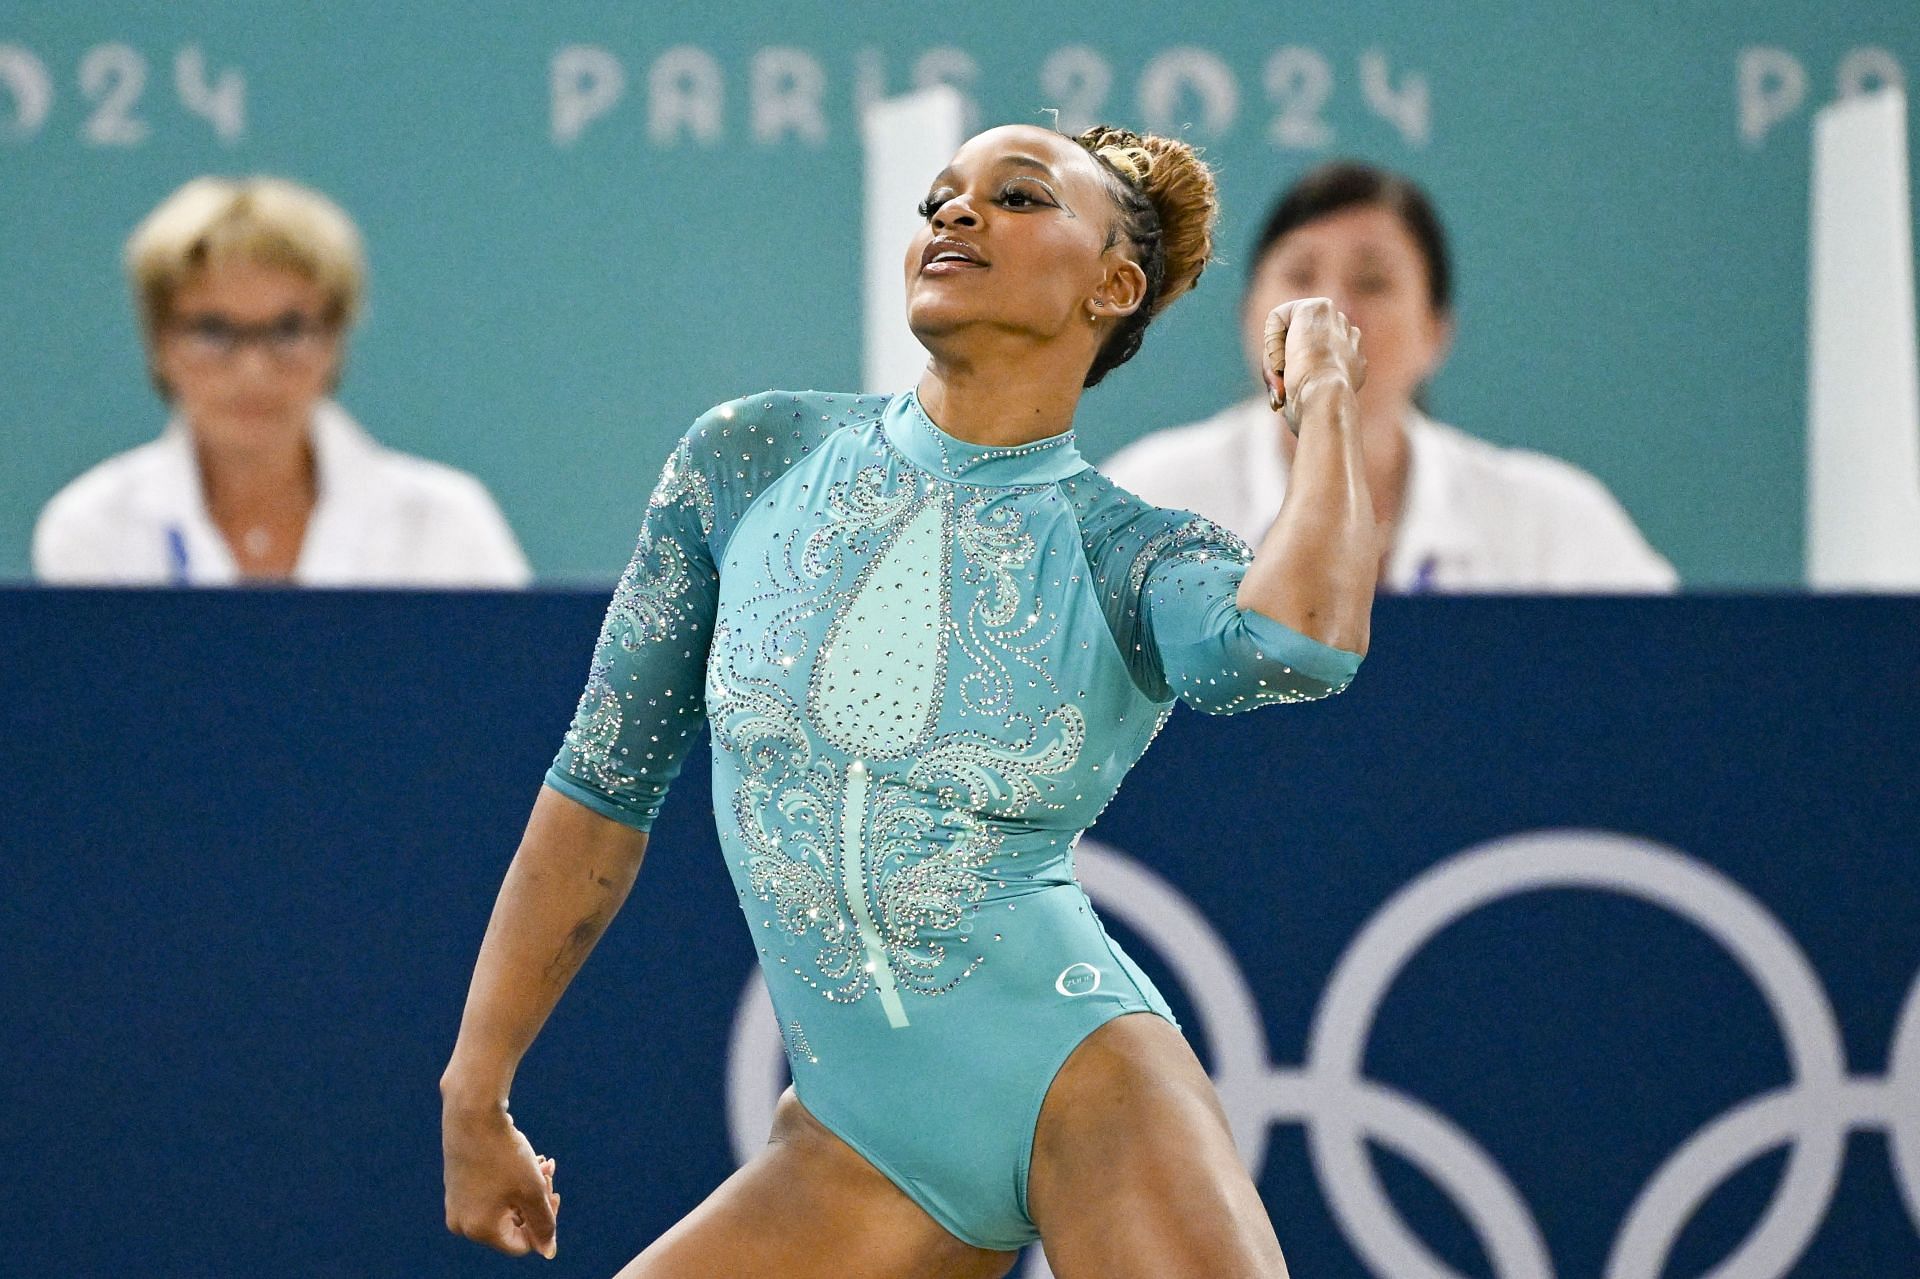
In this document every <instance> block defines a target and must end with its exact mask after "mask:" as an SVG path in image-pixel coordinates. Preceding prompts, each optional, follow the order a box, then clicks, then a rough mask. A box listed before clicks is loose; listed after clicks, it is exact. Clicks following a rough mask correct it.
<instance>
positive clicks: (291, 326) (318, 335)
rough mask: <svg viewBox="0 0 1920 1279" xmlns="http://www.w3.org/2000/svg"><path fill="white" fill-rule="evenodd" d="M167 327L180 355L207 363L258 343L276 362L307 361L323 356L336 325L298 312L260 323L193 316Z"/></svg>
mask: <svg viewBox="0 0 1920 1279" xmlns="http://www.w3.org/2000/svg"><path fill="white" fill-rule="evenodd" d="M168 330H169V331H170V332H171V333H172V334H173V335H174V337H175V338H176V339H177V340H178V341H179V343H180V352H181V354H183V355H185V356H187V357H188V358H189V359H193V360H198V361H201V362H203V363H208V364H215V363H224V362H226V361H228V360H231V359H233V358H234V357H235V356H237V355H239V354H240V350H241V348H242V347H245V346H249V345H252V344H255V343H257V344H258V345H259V347H260V349H261V350H263V351H265V352H266V353H267V355H268V356H270V357H271V358H272V359H273V360H274V361H275V362H277V363H280V364H304V363H307V362H309V361H312V360H314V359H316V358H317V357H319V356H321V355H323V354H324V353H325V352H326V350H327V346H328V344H329V343H330V342H331V341H332V340H333V335H334V326H333V325H331V324H327V323H325V322H323V321H320V320H316V319H314V318H313V317H312V316H310V315H305V314H303V313H301V312H299V311H288V312H287V313H286V314H285V315H282V316H280V317H279V318H277V319H272V320H267V321H264V322H262V323H259V324H242V323H240V322H239V321H237V320H231V319H228V318H227V317H226V316H224V315H190V316H185V317H182V318H181V319H179V320H176V321H174V322H173V323H172V324H170V325H169V326H168Z"/></svg>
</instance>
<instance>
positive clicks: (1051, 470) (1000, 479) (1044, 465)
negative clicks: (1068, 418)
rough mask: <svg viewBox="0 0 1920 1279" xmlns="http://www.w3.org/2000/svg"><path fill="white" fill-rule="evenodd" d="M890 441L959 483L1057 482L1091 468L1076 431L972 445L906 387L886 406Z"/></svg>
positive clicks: (884, 424)
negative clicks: (1001, 444)
mask: <svg viewBox="0 0 1920 1279" xmlns="http://www.w3.org/2000/svg"><path fill="white" fill-rule="evenodd" d="M881 429H882V430H884V431H885V432H886V435H887V440H888V442H890V443H891V444H892V445H893V446H894V447H895V448H896V449H899V450H900V452H902V453H904V454H905V455H906V456H907V459H908V460H909V461H911V462H913V463H914V464H915V465H916V466H918V467H920V468H921V469H922V470H925V471H931V472H932V473H933V474H935V475H938V476H940V477H941V478H942V479H947V480H952V481H954V482H955V483H959V484H973V485H979V486H982V487H988V488H998V487H1008V488H1012V487H1018V486H1023V485H1034V484H1052V483H1055V482H1056V481H1059V480H1064V479H1066V478H1067V477H1069V476H1072V475H1078V474H1079V473H1080V472H1081V471H1084V470H1086V469H1087V462H1086V459H1085V458H1083V457H1081V456H1080V450H1079V449H1077V448H1075V447H1074V437H1073V432H1072V431H1071V430H1066V431H1062V432H1060V434H1058V435H1049V436H1048V437H1046V438H1045V439H1043V440H1034V441H1033V442H1032V443H1030V444H1021V445H1018V446H1016V447H1013V448H993V447H989V446H987V445H984V444H973V443H970V442H968V441H966V440H963V439H960V438H959V437H958V436H954V435H948V434H947V433H946V432H945V431H943V430H941V429H940V428H939V427H938V426H936V425H935V424H934V421H933V419H932V418H930V417H928V416H927V413H926V410H925V409H923V408H921V407H920V397H919V396H918V395H916V394H914V393H913V392H912V391H904V392H902V393H901V394H899V395H897V396H895V397H894V399H893V402H892V403H891V404H889V405H887V411H886V414H885V415H884V417H883V418H882V421H881Z"/></svg>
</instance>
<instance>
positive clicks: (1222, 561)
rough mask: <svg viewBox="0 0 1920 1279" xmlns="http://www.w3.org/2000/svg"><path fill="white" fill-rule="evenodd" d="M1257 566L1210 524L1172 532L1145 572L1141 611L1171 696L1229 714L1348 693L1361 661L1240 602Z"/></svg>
mask: <svg viewBox="0 0 1920 1279" xmlns="http://www.w3.org/2000/svg"><path fill="white" fill-rule="evenodd" d="M1251 559H1252V553H1251V552H1250V551H1248V549H1247V545H1246V543H1245V542H1243V541H1241V540H1240V539H1239V538H1238V537H1235V536H1234V535H1233V534H1232V533H1229V532H1227V531H1226V530H1225V529H1222V528H1220V527H1219V526H1217V525H1214V524H1212V523H1209V522H1208V521H1206V520H1201V519H1197V518H1196V519H1193V520H1192V521H1190V522H1189V523H1187V524H1184V525H1182V526H1181V527H1180V528H1179V529H1177V530H1175V531H1174V532H1173V533H1171V534H1169V535H1167V536H1166V537H1165V540H1164V544H1163V546H1162V548H1160V549H1159V550H1158V553H1157V554H1156V555H1154V556H1153V558H1152V560H1151V563H1150V565H1149V566H1148V567H1147V569H1146V572H1145V575H1144V583H1143V584H1144V586H1145V598H1144V600H1143V606H1144V607H1143V612H1144V613H1145V616H1146V620H1147V631H1148V634H1149V636H1150V637H1151V640H1152V646H1153V651H1154V652H1155V654H1156V655H1157V657H1158V659H1159V666H1160V673H1161V675H1162V678H1163V679H1164V680H1165V682H1166V687H1167V689H1168V692H1169V693H1170V694H1171V695H1172V696H1175V697H1178V698H1179V699H1180V700H1182V701H1184V702H1186V703H1187V704H1188V705H1189V706H1192V707H1193V708H1195V709H1196V710H1202V711H1205V712H1207V713H1208V714H1210V715H1230V714H1233V713H1234V712H1236V711H1245V710H1253V709H1254V708H1256V707H1260V706H1271V705H1274V704H1275V703H1280V702H1305V701H1312V700H1314V699H1316V698H1321V697H1328V696H1331V695H1332V694H1334V693H1338V692H1341V691H1343V690H1344V689H1345V688H1346V687H1347V685H1348V684H1349V683H1351V682H1352V680H1353V676H1354V672H1355V671H1357V670H1358V669H1359V668H1360V656H1359V654H1357V653H1349V652H1346V651H1345V650H1343V649H1338V648H1332V647H1329V646H1328V645H1326V644H1322V643H1320V642H1319V641H1318V640H1314V639H1310V638H1308V637H1307V636H1305V635H1302V634H1301V633H1300V632H1298V631H1296V630H1293V629H1292V628H1290V627H1287V626H1284V625H1282V624H1281V623H1279V622H1276V621H1274V620H1273V619H1272V618H1270V617H1267V616H1265V615H1264V614H1261V613H1256V612H1253V611H1252V610H1250V609H1243V608H1241V607H1240V606H1239V604H1238V603H1237V602H1236V600H1237V597H1238V595H1239V592H1240V580H1241V579H1242V578H1243V577H1245V576H1246V573H1247V565H1248V563H1249V562H1250V561H1251Z"/></svg>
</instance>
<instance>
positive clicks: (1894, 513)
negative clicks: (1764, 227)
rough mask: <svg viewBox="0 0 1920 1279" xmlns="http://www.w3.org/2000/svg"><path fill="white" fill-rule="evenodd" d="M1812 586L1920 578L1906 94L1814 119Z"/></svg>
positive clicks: (1872, 585) (1845, 104) (1849, 103)
mask: <svg viewBox="0 0 1920 1279" xmlns="http://www.w3.org/2000/svg"><path fill="white" fill-rule="evenodd" d="M1811 221H1812V226H1811V232H1812V245H1811V252H1810V253H1809V255H1808V261H1809V267H1810V271H1811V279H1810V281H1809V305H1808V348H1809V349H1808V367H1807V377H1808V386H1807V584H1808V585H1809V586H1811V587H1813V588H1814V589H1816V590H1839V591H1847V590H1881V591H1889V590H1890V591H1905V590H1920V355H1916V346H1917V345H1920V343H1917V342H1916V337H1915V331H1914V286H1913V276H1914V266H1913V201H1912V195H1911V187H1910V185H1909V179H1908V173H1907V102H1906V95H1905V94H1903V93H1901V92H1899V91H1898V90H1883V91H1881V92H1879V93H1874V94H1871V95H1863V96H1860V97H1854V98H1848V99H1844V100H1842V101H1840V102H1837V103H1835V104H1834V105H1832V106H1830V107H1827V108H1826V109H1824V110H1823V111H1821V112H1820V113H1819V115H1818V116H1817V117H1816V118H1815V120H1814V126H1813V201H1812V219H1811Z"/></svg>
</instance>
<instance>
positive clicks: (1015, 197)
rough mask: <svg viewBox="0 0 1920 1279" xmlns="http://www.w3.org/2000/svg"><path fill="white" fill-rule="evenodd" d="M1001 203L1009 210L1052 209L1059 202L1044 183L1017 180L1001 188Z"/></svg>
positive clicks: (1028, 179) (1032, 180)
mask: <svg viewBox="0 0 1920 1279" xmlns="http://www.w3.org/2000/svg"><path fill="white" fill-rule="evenodd" d="M998 200H999V203H1000V204H1001V205H1002V206H1004V207H1006V208H1009V209H1031V208H1050V207H1052V206H1054V205H1055V204H1056V203H1057V201H1055V200H1054V199H1053V192H1052V191H1049V190H1048V189H1047V184H1046V183H1044V182H1038V181H1035V180H1034V179H1032V178H1016V179H1014V180H1013V181H1012V182H1009V183H1007V185H1005V186H1003V187H1001V188H1000V195H999V197H998Z"/></svg>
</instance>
